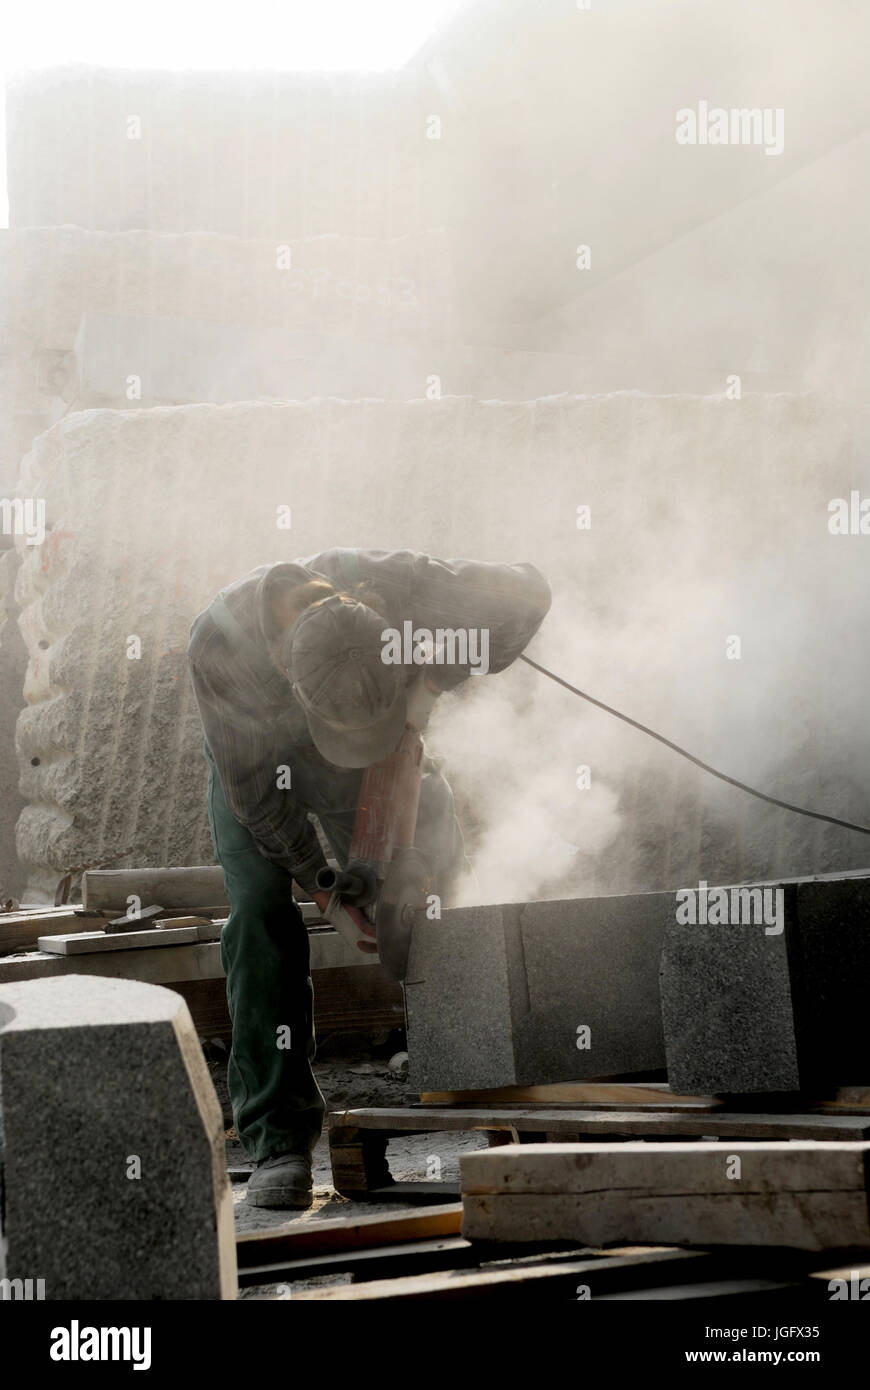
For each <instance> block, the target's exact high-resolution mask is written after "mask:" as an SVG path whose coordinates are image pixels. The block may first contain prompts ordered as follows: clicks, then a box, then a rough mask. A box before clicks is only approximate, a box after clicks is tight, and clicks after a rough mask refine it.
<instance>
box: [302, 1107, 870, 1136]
mask: <svg viewBox="0 0 870 1390" xmlns="http://www.w3.org/2000/svg"><path fill="white" fill-rule="evenodd" d="M329 1125H330V1128H331V1129H332V1128H338V1127H341V1126H345V1127H348V1126H349V1127H355V1128H357V1129H359V1130H375V1129H380V1130H385V1131H387V1132H388V1133H394V1134H406V1133H415V1132H416V1133H427V1132H430V1131H441V1130H499V1129H511V1128H516V1130H517V1131H518V1132H521V1133H533V1134H544V1133H552V1134H577V1133H580V1134H583V1135H584V1136H587V1137H592V1136H595V1135H602V1136H615V1135H620V1134H622V1135H625V1136H627V1137H634V1138H688V1137H690V1136H697V1137H698V1138H710V1137H718V1138H726V1139H732V1138H733V1139H740V1138H743V1139H753V1140H764V1139H831V1140H833V1139H844V1140H845V1139H848V1140H860V1139H865V1138H870V1115H844V1114H831V1115H828V1114H796V1115H795V1114H782V1115H777V1114H773V1115H766V1114H761V1113H758V1114H756V1113H754V1112H749V1113H748V1114H747V1113H735V1112H733V1111H729V1110H717V1111H713V1112H712V1113H710V1114H707V1113H706V1112H701V1113H698V1112H696V1111H693V1110H691V1109H686V1110H679V1109H677V1110H670V1111H660V1110H653V1111H643V1110H584V1109H580V1108H578V1109H576V1110H571V1109H569V1108H563V1109H553V1108H552V1107H547V1106H543V1105H542V1106H538V1107H534V1108H529V1109H525V1110H522V1109H519V1108H510V1107H508V1108H504V1109H502V1108H500V1107H498V1106H492V1107H486V1106H482V1105H481V1106H466V1107H460V1106H445V1107H443V1108H436V1107H429V1106H425V1107H424V1106H420V1107H417V1106H408V1107H406V1108H403V1109H399V1108H378V1109H374V1108H363V1109H357V1110H344V1111H336V1112H334V1113H333V1114H332V1115H330V1117H329Z"/></svg>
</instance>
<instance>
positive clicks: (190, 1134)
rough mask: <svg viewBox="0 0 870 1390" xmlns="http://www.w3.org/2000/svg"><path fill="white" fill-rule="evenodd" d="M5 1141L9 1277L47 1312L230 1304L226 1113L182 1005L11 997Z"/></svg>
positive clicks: (78, 990)
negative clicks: (122, 1304)
mask: <svg viewBox="0 0 870 1390" xmlns="http://www.w3.org/2000/svg"><path fill="white" fill-rule="evenodd" d="M0 1134H2V1150H0V1177H2V1184H0V1190H2V1191H3V1194H4V1197H3V1207H2V1233H0V1277H2V1278H9V1279H34V1280H36V1279H42V1280H44V1281H45V1297H46V1298H49V1299H222V1298H234V1297H235V1295H236V1265H235V1243H234V1233H233V1215H232V1198H231V1194H230V1189H229V1183H228V1179H227V1175H226V1166H225V1155H224V1142H223V1125H222V1120H221V1111H220V1106H219V1104H218V1100H217V1096H216V1095H215V1091H214V1087H213V1085H212V1082H211V1079H210V1077H209V1074H208V1069H207V1067H206V1064H205V1061H204V1059H203V1056H202V1052H201V1050H200V1047H199V1044H198V1041H197V1037H196V1034H195V1032H194V1029H193V1024H192V1022H191V1019H190V1014H189V1013H188V1009H187V1005H186V1004H185V1002H184V1000H183V999H181V998H180V996H179V995H177V994H175V993H174V992H173V991H171V990H168V989H162V988H159V987H157V986H154V985H143V984H139V983H136V982H134V981H130V980H112V979H101V978H98V977H94V976H81V975H67V976H64V977H61V978H58V979H48V980H35V981H28V982H27V983H24V984H15V985H4V986H2V987H0Z"/></svg>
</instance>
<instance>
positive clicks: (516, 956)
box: [405, 894, 673, 1091]
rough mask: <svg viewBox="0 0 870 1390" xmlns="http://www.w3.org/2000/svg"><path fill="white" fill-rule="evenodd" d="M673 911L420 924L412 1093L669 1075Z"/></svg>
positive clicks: (549, 909)
mask: <svg viewBox="0 0 870 1390" xmlns="http://www.w3.org/2000/svg"><path fill="white" fill-rule="evenodd" d="M672 905H673V898H672V896H670V895H668V894H648V895H647V894H645V895H641V896H638V897H616V898H603V899H598V898H596V899H585V900H584V899H570V900H568V901H561V902H541V903H527V904H512V905H504V906H501V907H478V908H456V909H453V910H451V911H447V912H445V913H444V915H443V918H442V920H441V921H440V922H428V921H427V922H422V923H420V924H418V925H417V926H416V927H415V929H414V935H413V939H412V946H411V955H410V962H409V970H408V978H407V981H406V985H405V998H406V1002H407V1010H408V1051H409V1056H410V1082H411V1085H412V1086H413V1087H414V1088H415V1089H417V1090H421V1091H436V1090H473V1089H476V1088H486V1087H496V1086H512V1085H544V1084H547V1083H549V1082H555V1081H577V1080H585V1079H589V1078H593V1077H606V1076H612V1075H616V1074H624V1073H630V1072H641V1071H649V1070H655V1069H659V1068H662V1067H663V1066H664V1060H665V1058H664V1046H663V1042H662V1032H661V1019H660V1009H659V996H658V969H659V955H660V950H661V940H662V936H663V933H664V929H665V920H666V914H667V912H668V910H672ZM581 1027H587V1028H588V1029H589V1030H590V1032H589V1036H588V1039H587V1038H583V1039H582V1040H583V1041H584V1043H585V1042H587V1041H588V1044H589V1045H588V1046H585V1045H584V1047H582V1048H580V1047H578V1028H581Z"/></svg>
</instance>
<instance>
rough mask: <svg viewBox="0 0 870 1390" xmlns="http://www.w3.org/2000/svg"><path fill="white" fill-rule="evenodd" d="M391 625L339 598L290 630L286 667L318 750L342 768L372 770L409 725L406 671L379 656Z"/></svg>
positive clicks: (311, 612)
mask: <svg viewBox="0 0 870 1390" xmlns="http://www.w3.org/2000/svg"><path fill="white" fill-rule="evenodd" d="M386 626H388V624H387V622H386V620H385V619H384V618H383V617H381V615H380V614H379V613H376V612H375V611H374V609H372V608H368V607H367V606H366V605H365V604H364V603H357V602H355V601H354V600H352V599H345V598H340V597H339V596H338V595H336V596H335V597H333V598H328V599H326V600H325V601H324V602H322V603H317V604H314V605H313V607H311V608H307V609H306V610H305V612H304V613H303V614H302V616H301V617H300V618H299V620H298V621H297V622H296V623H295V625H294V626H293V628H291V630H290V632H289V634H288V638H287V646H286V648H285V657H286V669H287V672H288V675H289V676H290V680H291V681H292V684H293V691H294V694H295V695H296V698H297V699H298V701H299V703H300V704H301V706H302V708H303V709H304V711H305V717H306V719H307V720H308V729H309V732H310V734H311V737H312V739H313V740H314V744H315V747H316V748H317V750H318V752H319V753H322V755H323V757H324V758H326V759H327V761H328V762H331V763H334V764H335V765H336V766H337V767H370V766H371V764H372V763H379V762H381V760H382V759H383V758H386V757H388V756H389V754H390V753H392V752H394V751H395V749H396V748H397V746H398V744H399V741H400V739H401V737H402V734H403V732H404V728H405V705H406V700H405V672H404V670H403V668H402V667H401V666H395V665H387V664H386V663H385V662H384V661H383V659H382V652H383V642H382V640H381V633H382V632H383V630H384V628H385V627H386Z"/></svg>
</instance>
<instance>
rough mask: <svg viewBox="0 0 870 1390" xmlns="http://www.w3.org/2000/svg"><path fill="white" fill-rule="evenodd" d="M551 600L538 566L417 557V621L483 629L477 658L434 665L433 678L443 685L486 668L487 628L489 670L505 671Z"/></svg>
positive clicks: (413, 590) (424, 624) (414, 608)
mask: <svg viewBox="0 0 870 1390" xmlns="http://www.w3.org/2000/svg"><path fill="white" fill-rule="evenodd" d="M551 602H552V595H551V593H550V586H549V585H548V583H547V581H546V580H545V579H544V577H543V575H542V574H541V573H540V571H539V570H537V569H536V568H535V566H534V565H529V564H515V565H503V564H497V563H494V562H487V561H480V560H436V559H433V558H432V557H431V556H428V555H419V556H417V557H416V560H415V563H414V570H413V576H412V583H411V593H410V607H411V610H412V615H413V620H414V622H415V624H417V625H418V626H420V627H426V628H430V629H431V630H433V631H434V630H435V629H437V628H442V629H446V630H448V631H450V630H453V631H456V630H461V629H465V630H466V631H467V630H469V629H475V630H476V633H477V636H476V638H475V639H474V640H475V643H476V652H475V656H476V658H477V660H476V661H470V662H467V663H465V664H462V663H460V662H456V663H450V664H444V665H435V666H432V667H431V668H430V669H429V677H430V679H431V680H432V681H433V683H434V684H435V685H438V686H440V687H441V689H443V690H450V689H452V688H453V687H454V686H456V685H459V684H460V683H461V682H462V681H464V680H466V679H467V678H468V677H469V676H470V675H471V674H472V673H473V670H474V667H475V665H477V666H478V667H480V655H481V650H482V648H481V642H482V640H483V638H482V634H484V633H485V634H486V636H485V641H486V644H487V648H488V657H487V667H486V669H487V670H488V671H489V672H493V673H495V672H498V671H504V670H505V669H506V668H507V667H508V666H510V664H511V663H512V662H513V661H515V660H516V659H517V657H518V656H519V655H520V652H522V651H523V650H524V648H525V647H526V646H527V645H528V643H529V642H530V641H531V639H532V638H533V637H534V635H535V633H536V632H537V631H538V628H539V627H540V626H541V623H542V622H543V621H544V618H545V617H546V615H547V613H548V612H549V609H550V604H551ZM470 650H471V646H470V638H469V651H470Z"/></svg>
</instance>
